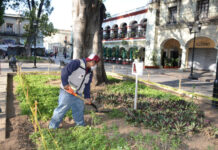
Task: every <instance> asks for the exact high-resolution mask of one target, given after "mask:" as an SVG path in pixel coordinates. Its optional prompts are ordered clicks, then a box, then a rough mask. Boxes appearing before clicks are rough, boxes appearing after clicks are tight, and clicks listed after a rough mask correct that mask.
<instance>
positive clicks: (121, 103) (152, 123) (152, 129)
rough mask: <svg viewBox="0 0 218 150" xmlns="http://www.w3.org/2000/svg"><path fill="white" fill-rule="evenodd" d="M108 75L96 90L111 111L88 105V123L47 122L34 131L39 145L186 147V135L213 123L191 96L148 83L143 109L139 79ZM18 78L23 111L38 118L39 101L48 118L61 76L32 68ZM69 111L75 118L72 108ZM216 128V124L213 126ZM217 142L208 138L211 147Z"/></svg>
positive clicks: (40, 117) (41, 115) (41, 114)
mask: <svg viewBox="0 0 218 150" xmlns="http://www.w3.org/2000/svg"><path fill="white" fill-rule="evenodd" d="M108 79H109V84H107V85H102V86H101V87H93V89H92V96H93V97H94V98H95V103H96V104H98V106H101V107H103V109H109V110H110V112H109V113H105V114H100V113H95V112H93V111H90V110H89V109H87V110H86V115H85V118H86V119H87V118H89V119H87V120H89V121H87V126H86V127H74V126H70V127H65V126H64V125H63V126H62V128H60V129H57V130H48V129H47V128H42V129H41V130H39V131H38V132H36V133H33V134H32V135H31V138H32V139H33V141H34V142H35V143H37V146H38V149H45V148H46V149H69V150H70V149H75V150H78V149H79V150H80V149H81V150H83V149H90V150H92V149H99V150H102V149H108V150H109V149H110V150H111V149H117V150H118V149H141V150H142V149H143V150H144V149H155V150H158V149H160V150H163V149H185V148H184V143H185V139H186V138H187V137H190V138H192V136H193V135H196V134H200V133H202V132H204V130H205V129H206V128H208V127H210V126H211V125H210V123H209V122H208V121H207V120H205V117H204V113H203V111H201V110H200V109H199V107H198V106H197V105H196V104H195V103H194V102H193V101H192V100H190V101H186V100H184V99H183V98H181V97H178V96H175V95H172V94H170V93H167V92H163V91H159V90H155V89H152V88H150V87H147V86H146V85H144V84H139V85H138V107H137V108H138V109H137V110H133V109H132V108H133V99H134V92H135V83H134V81H121V80H118V79H115V78H113V77H111V76H108ZM15 80H16V82H17V83H18V86H17V89H16V94H17V99H19V100H20V107H21V110H22V114H25V115H29V116H30V118H33V117H32V114H33V113H32V112H31V108H33V107H34V103H35V101H37V102H38V105H37V107H38V114H39V115H38V120H41V122H46V121H48V120H49V119H50V118H51V116H52V113H53V110H54V108H55V107H56V106H57V99H58V93H59V86H57V85H59V82H58V83H56V84H53V83H54V82H53V81H60V76H57V75H36V74H35V75H30V74H29V75H22V76H16V77H15ZM27 93H28V94H27ZM124 108H125V109H124ZM126 110H128V111H126ZM66 116H67V117H66V118H68V119H69V120H71V119H70V118H71V113H70V112H68V113H67V115H66ZM64 121H66V119H65V120H64ZM68 123H69V122H68ZM215 132H218V130H217V128H213V133H215ZM215 146H216V145H213V143H209V145H206V148H207V149H210V148H212V149H213V148H214V147H215Z"/></svg>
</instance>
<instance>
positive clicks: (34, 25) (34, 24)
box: [33, 21, 37, 68]
mask: <svg viewBox="0 0 218 150" xmlns="http://www.w3.org/2000/svg"><path fill="white" fill-rule="evenodd" d="M36 27H37V23H36V21H34V22H33V28H34V66H33V68H37V67H36Z"/></svg>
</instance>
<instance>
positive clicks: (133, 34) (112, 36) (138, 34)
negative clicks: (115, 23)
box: [104, 31, 146, 40]
mask: <svg viewBox="0 0 218 150" xmlns="http://www.w3.org/2000/svg"><path fill="white" fill-rule="evenodd" d="M145 33H146V32H145V31H138V32H131V31H130V32H127V33H119V34H114V33H111V34H110V35H109V34H105V35H104V40H115V39H123V38H144V37H145Z"/></svg>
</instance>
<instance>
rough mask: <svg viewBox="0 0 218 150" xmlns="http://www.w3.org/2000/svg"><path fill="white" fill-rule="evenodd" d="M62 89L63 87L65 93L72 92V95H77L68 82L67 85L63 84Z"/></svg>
mask: <svg viewBox="0 0 218 150" xmlns="http://www.w3.org/2000/svg"><path fill="white" fill-rule="evenodd" d="M64 89H65V91H66V92H67V93H69V94H72V95H74V96H77V94H76V93H75V92H74V90H73V89H72V88H71V87H70V85H69V84H68V85H65V86H64Z"/></svg>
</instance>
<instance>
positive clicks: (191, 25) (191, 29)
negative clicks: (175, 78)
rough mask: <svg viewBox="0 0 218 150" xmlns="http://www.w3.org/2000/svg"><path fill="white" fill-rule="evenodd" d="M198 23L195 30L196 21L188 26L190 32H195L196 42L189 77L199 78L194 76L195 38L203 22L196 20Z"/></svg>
mask: <svg viewBox="0 0 218 150" xmlns="http://www.w3.org/2000/svg"><path fill="white" fill-rule="evenodd" d="M196 24H197V29H196V30H193V28H194V23H193V24H189V25H188V28H189V31H190V34H192V33H194V42H193V48H192V65H191V73H190V75H189V77H188V78H189V79H194V80H196V79H198V78H197V77H194V76H193V63H194V56H195V38H196V34H197V33H200V31H201V25H202V24H201V23H200V22H199V21H197V22H196Z"/></svg>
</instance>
